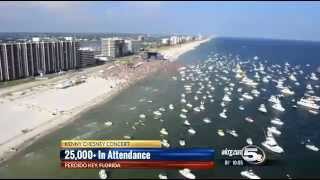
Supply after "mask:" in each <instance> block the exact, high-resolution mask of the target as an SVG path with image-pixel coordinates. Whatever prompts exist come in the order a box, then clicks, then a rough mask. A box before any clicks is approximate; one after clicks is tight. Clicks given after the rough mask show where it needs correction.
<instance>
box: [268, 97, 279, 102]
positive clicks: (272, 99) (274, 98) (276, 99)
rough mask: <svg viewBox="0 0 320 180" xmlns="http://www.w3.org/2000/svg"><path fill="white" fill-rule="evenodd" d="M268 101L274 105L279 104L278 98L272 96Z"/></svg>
mask: <svg viewBox="0 0 320 180" xmlns="http://www.w3.org/2000/svg"><path fill="white" fill-rule="evenodd" d="M268 101H270V102H272V103H275V104H276V103H279V102H280V100H279V98H278V97H276V96H274V95H271V96H270V98H269V99H268Z"/></svg>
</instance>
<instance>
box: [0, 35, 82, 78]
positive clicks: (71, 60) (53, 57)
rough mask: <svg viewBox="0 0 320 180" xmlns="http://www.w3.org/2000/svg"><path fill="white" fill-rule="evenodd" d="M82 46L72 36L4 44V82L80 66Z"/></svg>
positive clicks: (0, 56)
mask: <svg viewBox="0 0 320 180" xmlns="http://www.w3.org/2000/svg"><path fill="white" fill-rule="evenodd" d="M78 49H79V42H77V41H73V40H72V38H65V40H50V41H40V39H39V38H33V40H32V41H28V42H9V43H1V44H0V81H8V80H15V79H20V78H26V77H30V76H36V75H39V74H48V73H54V72H59V71H62V70H69V69H75V68H77V67H78V66H79V60H78V52H77V51H78Z"/></svg>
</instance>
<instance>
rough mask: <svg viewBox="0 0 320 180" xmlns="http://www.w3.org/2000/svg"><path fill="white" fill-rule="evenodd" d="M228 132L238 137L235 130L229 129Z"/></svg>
mask: <svg viewBox="0 0 320 180" xmlns="http://www.w3.org/2000/svg"><path fill="white" fill-rule="evenodd" d="M226 132H227V133H228V134H230V135H232V136H233V137H238V136H239V135H238V133H237V132H236V131H235V130H229V129H227V130H226Z"/></svg>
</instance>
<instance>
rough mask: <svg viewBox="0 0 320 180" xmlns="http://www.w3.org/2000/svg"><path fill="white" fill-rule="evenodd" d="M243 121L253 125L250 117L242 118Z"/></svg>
mask: <svg viewBox="0 0 320 180" xmlns="http://www.w3.org/2000/svg"><path fill="white" fill-rule="evenodd" d="M244 120H246V121H247V122H249V123H253V122H254V120H253V119H252V118H251V117H246V118H244Z"/></svg>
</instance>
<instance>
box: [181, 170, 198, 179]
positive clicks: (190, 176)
mask: <svg viewBox="0 0 320 180" xmlns="http://www.w3.org/2000/svg"><path fill="white" fill-rule="evenodd" d="M179 173H180V174H181V175H182V176H184V177H185V178H187V179H195V178H196V176H195V175H194V174H192V173H191V170H190V169H188V168H184V169H182V170H179Z"/></svg>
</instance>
